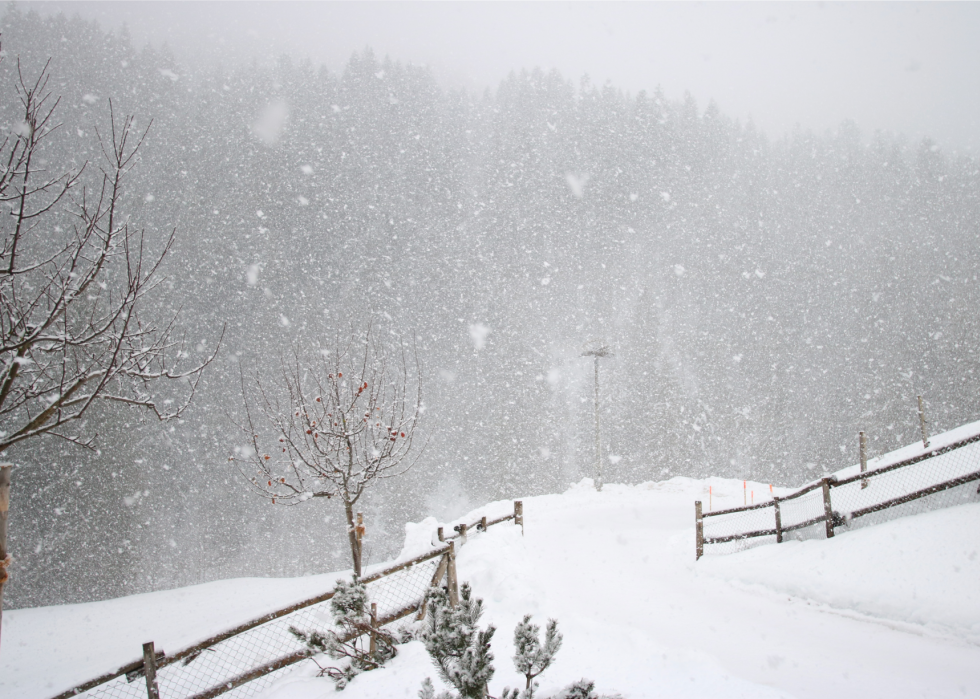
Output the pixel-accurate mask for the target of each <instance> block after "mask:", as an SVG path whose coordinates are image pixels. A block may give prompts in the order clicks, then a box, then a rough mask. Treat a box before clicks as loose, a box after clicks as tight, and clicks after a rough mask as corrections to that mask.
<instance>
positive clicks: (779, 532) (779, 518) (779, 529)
mask: <svg viewBox="0 0 980 699" xmlns="http://www.w3.org/2000/svg"><path fill="white" fill-rule="evenodd" d="M772 507H773V509H774V510H775V511H776V543H777V544H781V543H783V515H782V513H781V512H780V511H779V497H778V496H776V495H773V496H772Z"/></svg>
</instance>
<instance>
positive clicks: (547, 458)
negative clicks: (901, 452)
mask: <svg viewBox="0 0 980 699" xmlns="http://www.w3.org/2000/svg"><path fill="white" fill-rule="evenodd" d="M0 21H2V42H3V52H4V61H3V63H2V64H0V91H2V99H0V110H2V114H0V123H2V126H3V128H4V130H5V132H7V131H9V130H10V129H11V128H12V125H13V124H16V123H18V119H22V116H18V113H17V109H18V103H17V101H16V97H15V93H14V86H15V82H16V79H17V77H16V76H17V72H16V71H17V65H18V64H17V58H18V57H19V61H20V66H21V68H22V70H23V72H24V74H25V75H26V76H36V75H37V74H38V73H39V71H40V70H41V68H42V67H43V66H44V64H45V61H47V59H48V58H49V57H50V58H51V59H52V62H51V68H50V70H51V75H52V79H51V82H50V84H49V87H50V89H51V91H52V93H53V94H54V95H55V96H60V98H61V102H60V104H59V106H58V110H57V112H56V116H57V120H58V121H59V122H60V123H61V124H62V126H61V128H60V129H59V130H58V131H57V132H56V135H55V136H54V137H53V140H52V141H51V142H50V143H49V145H48V146H47V149H46V151H45V153H44V155H45V163H44V166H45V168H49V169H50V170H52V171H58V170H61V169H65V168H69V167H77V166H78V165H80V164H81V163H82V162H84V161H86V160H90V161H96V160H97V159H98V158H99V142H98V139H97V137H96V131H95V130H96V128H98V129H99V132H100V133H105V130H106V128H107V127H108V118H109V117H108V114H109V100H110V99H111V100H112V105H113V109H114V110H115V111H116V113H117V114H122V113H127V114H133V115H135V117H136V119H137V123H138V124H140V125H143V126H146V125H148V124H149V123H150V120H151V119H152V126H151V128H150V131H149V135H148V137H147V141H146V142H145V145H144V146H143V149H142V151H141V153H142V157H141V158H140V162H139V163H138V164H137V166H136V167H135V169H134V170H133V171H132V174H131V179H130V180H129V184H128V189H127V190H126V199H125V201H124V207H123V208H124V212H125V214H126V215H127V216H130V217H131V219H132V221H133V222H134V223H135V224H136V225H138V226H140V227H143V228H145V230H146V234H147V240H148V244H149V247H150V248H151V249H155V250H159V248H160V246H162V245H163V244H164V241H165V240H166V238H167V236H168V235H169V234H170V232H171V230H173V229H176V231H177V239H176V243H175V245H174V247H173V249H172V251H171V252H170V254H169V255H168V257H167V258H166V261H165V265H164V270H163V272H164V274H165V276H166V279H167V281H166V283H165V284H163V285H161V287H159V288H158V290H157V292H156V295H155V296H154V306H153V307H152V308H149V309H148V311H149V313H150V314H151V315H153V314H157V315H158V317H159V318H161V319H166V318H169V317H170V316H171V315H172V314H173V313H175V312H176V311H178V310H179V312H180V315H179V321H178V323H179V327H180V329H181V330H182V331H184V332H186V336H187V340H188V345H187V347H188V349H189V350H190V352H191V353H192V354H195V355H197V356H200V357H204V356H206V355H207V354H208V353H209V352H211V351H213V349H214V346H215V344H216V343H217V341H218V339H219V337H220V336H221V333H222V328H223V327H224V328H225V331H224V339H223V341H222V346H221V350H220V352H219V353H218V356H217V359H216V360H215V362H214V363H213V364H212V365H211V366H210V367H208V368H207V370H206V371H205V373H204V377H203V380H202V382H201V385H200V387H199V389H198V392H197V395H196V397H195V401H194V404H193V406H192V408H191V409H190V410H188V411H187V412H186V413H185V415H184V417H183V419H182V420H180V421H179V422H177V423H158V422H156V421H155V420H153V419H152V418H149V417H146V416H141V415H140V414H139V413H138V412H135V411H132V410H127V409H125V407H123V406H119V407H107V406H98V407H97V408H96V409H95V410H96V412H93V413H92V414H90V416H89V418H88V421H89V423H90V424H91V425H93V426H97V427H93V429H96V430H97V431H98V433H99V440H98V451H95V452H88V451H85V450H81V449H78V448H75V447H73V446H72V445H69V444H65V443H64V442H61V441H58V440H56V439H51V440H48V441H42V442H33V443H29V445H25V446H24V447H15V448H12V449H11V450H9V451H8V453H7V454H6V455H5V459H6V460H9V461H11V462H13V463H14V464H15V465H16V468H15V470H14V475H13V478H14V486H13V491H12V493H13V494H12V498H11V510H10V522H11V524H10V526H11V529H10V544H9V548H10V550H11V552H12V553H13V555H14V564H13V565H12V566H11V581H10V582H9V583H8V584H7V586H6V588H5V591H4V592H5V603H6V605H7V606H8V608H17V607H25V606H35V605H44V604H55V603H63V602H79V601H88V600H95V599H104V598H108V597H114V596H119V595H124V594H130V593H135V592H142V591H148V590H155V589H163V588H170V587H175V586H178V585H187V584H193V583H198V582H204V581H208V580H214V579H219V578H226V577H240V576H286V575H302V574H306V573H314V572H324V571H329V570H337V569H343V568H346V567H348V566H349V552H348V549H347V543H346V539H345V537H346V534H345V532H344V522H343V513H342V509H341V508H340V507H339V506H338V505H337V504H336V503H335V502H333V501H327V500H315V501H311V502H307V503H304V504H302V505H300V506H297V507H276V506H273V505H271V504H269V503H268V502H267V501H265V500H262V499H261V498H258V497H256V496H255V495H254V494H252V493H250V492H249V491H248V490H247V488H246V485H245V483H244V481H243V479H242V476H241V475H240V474H239V472H238V469H237V468H236V466H235V465H234V464H232V463H229V461H228V459H229V457H230V456H232V455H233V454H234V453H235V449H236V448H241V447H242V436H241V433H240V432H239V430H238V429H237V428H236V427H235V424H234V421H235V420H236V419H239V418H240V417H241V409H242V397H241V379H240V376H241V372H242V370H244V372H245V374H247V375H260V376H262V377H264V378H265V377H270V378H274V376H275V373H276V372H277V370H278V367H279V364H280V361H281V358H283V357H288V356H289V355H290V353H292V352H293V351H294V350H295V351H297V352H300V353H306V352H310V351H313V348H314V347H315V345H316V343H317V341H320V342H323V341H325V340H324V339H325V338H332V337H333V336H334V335H335V333H337V332H338V331H340V332H346V331H347V329H349V328H350V327H352V326H353V327H355V328H359V329H363V328H366V327H367V326H368V325H369V324H370V325H371V327H372V328H373V332H375V333H376V334H377V335H378V336H382V337H385V338H392V340H391V341H393V342H394V341H397V342H402V341H405V342H407V343H408V345H409V346H412V345H413V343H414V346H415V347H416V348H417V354H418V359H419V361H420V363H421V366H422V385H423V395H424V404H425V408H426V410H425V414H424V419H423V422H422V427H421V428H420V429H423V430H424V436H425V438H426V439H427V445H426V448H425V452H424V454H423V455H422V457H421V459H420V461H419V462H418V464H417V465H416V466H415V467H414V469H413V470H412V471H410V472H409V473H408V474H406V475H405V476H403V477H401V478H399V479H395V480H391V481H386V482H384V483H383V484H382V485H381V486H379V487H378V488H376V489H374V490H373V491H372V492H370V493H369V495H368V496H367V498H366V500H365V501H364V502H363V506H362V508H361V509H362V511H363V512H364V515H365V519H366V521H367V531H368V540H367V548H366V554H367V560H368V561H369V562H378V561H383V560H385V559H386V558H388V557H390V556H391V555H393V554H394V553H397V551H398V550H399V548H400V545H401V542H402V537H403V525H404V523H405V522H406V521H418V520H419V519H420V518H422V517H424V516H427V515H435V516H437V517H439V518H441V519H446V518H452V517H454V516H457V515H460V514H463V513H465V512H467V511H469V510H470V509H472V507H473V506H475V505H478V504H481V503H484V502H486V501H490V500H496V499H502V498H516V497H521V496H530V495H535V494H540V493H547V492H556V491H563V490H564V489H565V488H566V487H567V486H568V484H569V483H572V482H575V481H578V480H580V479H581V478H583V477H586V476H591V475H592V468H593V461H594V456H593V446H592V424H593V412H592V409H593V405H592V390H593V383H592V381H593V374H592V362H591V360H590V359H588V358H584V357H582V356H580V355H581V352H582V348H583V345H584V344H585V343H586V342H588V341H590V340H593V339H597V338H601V339H604V340H605V341H606V342H608V343H609V345H610V347H611V349H612V351H613V353H614V356H613V357H609V358H606V359H603V360H602V364H601V371H602V404H601V416H602V426H603V453H602V459H603V468H604V472H605V473H604V476H605V480H606V481H608V482H623V483H638V482H643V481H648V480H662V479H667V478H669V477H672V476H692V477H702V476H707V475H716V476H726V477H734V478H751V479H753V480H758V481H763V482H772V483H774V484H778V485H784V486H790V485H797V484H800V483H802V482H805V481H808V480H811V479H814V478H817V477H819V476H821V475H822V474H824V473H828V472H831V471H834V470H836V469H839V468H841V467H842V466H844V465H847V464H851V463H855V462H856V461H857V445H858V437H857V435H858V431H859V430H864V431H865V432H866V433H867V434H868V435H869V445H870V449H871V456H874V455H876V454H881V453H884V452H886V451H888V450H890V449H892V448H894V447H897V446H899V445H901V444H905V443H908V442H911V441H914V440H915V439H916V437H917V435H918V429H919V427H918V418H917V413H916V402H915V400H916V396H917V395H920V394H921V395H922V396H923V398H924V400H925V404H926V412H927V416H928V419H929V421H930V426H929V427H930V430H932V431H933V432H938V431H941V430H945V429H948V428H951V427H954V426H956V425H959V424H961V423H963V422H966V421H968V420H975V419H977V417H978V413H980V375H978V374H980V364H978V359H980V357H978V348H980V317H978V312H977V309H978V308H980V285H978V280H977V275H978V270H980V246H978V244H977V240H978V232H980V160H978V159H977V158H976V157H975V156H972V155H970V156H967V155H959V154H956V153H955V152H954V151H952V150H949V149H947V148H946V147H944V144H943V143H936V142H933V141H931V140H928V139H927V140H922V141H912V140H909V139H906V138H903V137H901V136H897V137H890V136H889V137H886V136H881V135H876V134H867V133H863V134H862V133H861V132H860V131H859V130H858V128H857V127H856V126H855V125H854V124H853V123H849V122H844V123H842V124H840V126H839V127H838V128H836V129H835V130H833V131H832V132H827V133H820V134H817V133H811V132H807V131H797V132H794V133H792V134H790V135H788V136H787V137H785V138H781V139H779V140H772V139H770V138H767V136H766V134H764V133H762V132H760V131H759V130H758V129H756V128H755V127H754V126H753V125H752V124H751V123H740V122H739V121H738V120H734V119H731V118H729V117H727V116H726V115H725V114H724V113H723V112H722V111H721V110H720V109H719V108H718V107H717V106H716V105H715V104H714V103H707V104H699V103H697V102H696V101H695V100H694V99H693V98H690V97H688V98H686V99H685V98H679V99H677V98H673V97H667V96H665V95H664V94H662V92H661V91H658V90H654V91H652V92H637V93H628V92H625V91H622V90H620V89H618V88H617V87H616V85H614V84H608V83H607V84H605V85H593V84H591V83H590V82H589V81H588V80H587V79H580V78H579V76H569V75H560V74H558V73H557V72H554V71H548V72H545V71H542V70H538V69H535V68H534V66H528V67H527V69H526V70H524V71H521V72H514V73H512V74H510V75H508V76H506V77H504V78H503V79H502V80H501V82H500V84H499V86H497V87H496V88H495V89H493V90H488V91H486V92H484V93H472V92H465V91H461V90H452V89H448V88H445V87H442V86H440V85H439V84H438V83H437V81H436V80H435V79H434V77H433V75H432V73H431V71H430V70H429V69H427V68H424V67H418V66H413V65H408V64H405V63H401V62H399V57H398V56H391V57H390V58H387V57H386V58H382V57H380V56H377V55H374V54H373V53H372V52H371V50H370V49H366V50H364V51H362V52H359V53H358V54H356V55H354V56H352V57H351V58H350V61H349V62H348V63H347V65H346V66H345V67H344V69H343V70H342V71H341V72H339V73H338V72H332V71H329V70H327V69H325V68H321V67H319V66H316V65H313V64H312V63H310V62H297V61H292V60H288V59H283V60H281V61H280V62H279V63H278V64H277V65H275V66H274V67H269V68H266V67H263V66H261V65H259V64H252V65H247V64H242V65H224V66H220V67H213V66H207V67H203V66H195V65H188V64H185V63H182V62H181V60H179V57H175V56H173V55H170V54H169V53H168V52H167V51H166V50H165V49H159V48H152V47H143V46H134V45H132V43H131V41H130V40H129V38H128V35H127V34H126V33H125V31H122V32H117V33H111V32H106V31H105V30H103V29H102V28H101V27H100V26H98V25H97V24H94V23H89V22H86V21H83V20H81V19H77V18H76V19H69V18H66V17H47V18H41V17H40V16H39V15H37V14H35V13H32V12H30V11H28V9H25V8H23V7H17V6H11V7H8V8H7V9H6V11H5V14H4V15H3V18H2V20H0ZM87 172H88V174H87V175H86V176H87V177H91V176H92V171H91V170H88V171H87ZM4 225H6V224H4Z"/></svg>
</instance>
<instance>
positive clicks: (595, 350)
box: [582, 340, 613, 492]
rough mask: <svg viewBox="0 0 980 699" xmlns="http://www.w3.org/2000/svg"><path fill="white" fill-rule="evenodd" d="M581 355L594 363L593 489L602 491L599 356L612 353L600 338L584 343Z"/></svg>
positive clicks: (609, 355)
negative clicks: (590, 358) (589, 358)
mask: <svg viewBox="0 0 980 699" xmlns="http://www.w3.org/2000/svg"><path fill="white" fill-rule="evenodd" d="M582 356H583V357H592V359H593V360H594V364H595V489H596V490H597V491H600V492H601V491H602V452H601V451H600V440H599V358H600V357H611V356H613V353H612V352H610V351H609V346H608V345H606V344H604V343H603V342H602V341H601V340H592V341H590V342H588V343H586V346H585V350H584V351H583V352H582Z"/></svg>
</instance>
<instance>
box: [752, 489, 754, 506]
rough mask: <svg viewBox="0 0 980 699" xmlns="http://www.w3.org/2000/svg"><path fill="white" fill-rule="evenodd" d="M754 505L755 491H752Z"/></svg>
mask: <svg viewBox="0 0 980 699" xmlns="http://www.w3.org/2000/svg"><path fill="white" fill-rule="evenodd" d="M752 504H753V505H754V504H755V491H754V490H753V491H752Z"/></svg>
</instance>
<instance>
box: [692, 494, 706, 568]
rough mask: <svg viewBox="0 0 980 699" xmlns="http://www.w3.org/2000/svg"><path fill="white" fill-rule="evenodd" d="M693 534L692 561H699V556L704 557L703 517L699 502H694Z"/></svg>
mask: <svg viewBox="0 0 980 699" xmlns="http://www.w3.org/2000/svg"><path fill="white" fill-rule="evenodd" d="M694 532H695V539H696V545H695V549H696V550H695V557H694V560H695V561H697V560H700V558H701V556H703V555H704V517H703V516H702V514H701V501H700V500H695V501H694Z"/></svg>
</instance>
